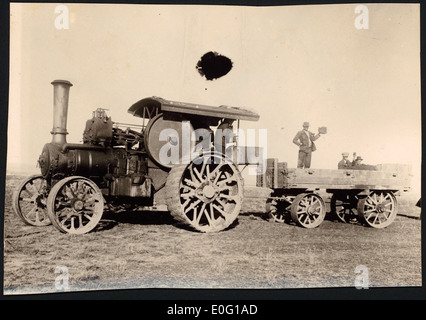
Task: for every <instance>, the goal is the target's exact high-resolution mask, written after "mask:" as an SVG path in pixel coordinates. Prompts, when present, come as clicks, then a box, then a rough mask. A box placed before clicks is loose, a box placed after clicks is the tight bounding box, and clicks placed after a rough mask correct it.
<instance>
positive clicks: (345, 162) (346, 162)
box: [337, 152, 352, 169]
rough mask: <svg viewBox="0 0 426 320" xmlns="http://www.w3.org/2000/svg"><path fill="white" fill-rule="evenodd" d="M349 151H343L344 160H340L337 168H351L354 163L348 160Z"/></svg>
mask: <svg viewBox="0 0 426 320" xmlns="http://www.w3.org/2000/svg"><path fill="white" fill-rule="evenodd" d="M348 157H349V153H348V152H343V153H342V160H340V161H339V163H338V164H337V169H350V168H351V166H352V163H351V162H350V161H349V160H348Z"/></svg>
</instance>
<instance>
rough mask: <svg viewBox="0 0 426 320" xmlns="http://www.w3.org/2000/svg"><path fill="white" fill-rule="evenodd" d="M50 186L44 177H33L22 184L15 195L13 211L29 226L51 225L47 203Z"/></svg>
mask: <svg viewBox="0 0 426 320" xmlns="http://www.w3.org/2000/svg"><path fill="white" fill-rule="evenodd" d="M48 194H49V186H48V184H47V181H46V180H45V179H44V178H43V177H42V176H39V175H37V176H32V177H30V178H28V179H26V180H25V181H23V182H22V184H21V185H20V187H19V188H18V190H17V191H16V192H15V194H14V200H13V209H14V211H15V213H16V214H17V215H18V216H19V217H20V218H21V219H22V220H23V221H24V222H25V223H26V224H28V225H32V226H38V227H41V226H47V225H50V224H51V221H50V219H49V215H48V213H47V208H46V202H47V197H48Z"/></svg>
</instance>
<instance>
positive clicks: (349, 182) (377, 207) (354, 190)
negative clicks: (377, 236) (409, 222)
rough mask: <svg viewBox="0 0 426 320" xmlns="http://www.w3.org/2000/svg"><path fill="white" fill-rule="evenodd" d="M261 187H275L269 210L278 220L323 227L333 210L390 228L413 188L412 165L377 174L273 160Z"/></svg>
mask: <svg viewBox="0 0 426 320" xmlns="http://www.w3.org/2000/svg"><path fill="white" fill-rule="evenodd" d="M265 163H266V170H264V173H263V174H261V175H258V176H257V180H256V185H257V186H258V187H266V188H270V189H272V193H271V196H270V197H269V198H268V200H267V208H266V210H267V212H268V213H269V214H270V215H271V216H272V218H273V219H274V220H275V221H277V222H283V221H285V219H288V218H291V219H292V220H293V221H294V222H295V223H296V224H297V225H299V226H301V227H305V228H315V227H318V226H319V225H320V224H321V223H322V222H323V220H324V218H325V216H326V212H327V210H326V205H325V199H324V198H325V195H327V196H330V197H331V198H330V209H331V210H330V212H331V213H332V214H334V215H335V216H336V217H337V219H339V220H340V221H342V222H352V221H359V222H361V223H363V224H365V225H367V226H370V227H374V228H385V227H387V226H389V225H390V224H391V223H392V222H393V221H394V220H395V217H396V215H397V213H398V197H399V196H400V195H401V193H402V192H407V191H409V190H410V180H411V174H410V171H411V167H410V166H409V165H405V164H379V165H376V166H374V170H355V169H350V170H344V169H341V170H338V169H336V170H334V169H300V168H288V167H287V163H286V162H279V161H278V159H275V158H273V159H267V160H266V162H265Z"/></svg>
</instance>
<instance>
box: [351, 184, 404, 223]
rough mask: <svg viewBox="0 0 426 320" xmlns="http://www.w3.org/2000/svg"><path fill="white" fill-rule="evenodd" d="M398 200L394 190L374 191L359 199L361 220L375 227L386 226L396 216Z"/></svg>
mask: <svg viewBox="0 0 426 320" xmlns="http://www.w3.org/2000/svg"><path fill="white" fill-rule="evenodd" d="M397 212H398V202H397V199H396V197H395V196H394V194H393V193H392V192H386V191H384V192H380V191H373V192H371V193H370V194H369V195H368V196H367V197H366V198H362V199H360V200H359V201H358V215H359V217H360V218H361V221H362V222H363V223H365V224H366V225H368V226H370V227H373V228H385V227H387V226H389V225H390V224H391V223H392V222H393V221H394V220H395V218H396V215H397Z"/></svg>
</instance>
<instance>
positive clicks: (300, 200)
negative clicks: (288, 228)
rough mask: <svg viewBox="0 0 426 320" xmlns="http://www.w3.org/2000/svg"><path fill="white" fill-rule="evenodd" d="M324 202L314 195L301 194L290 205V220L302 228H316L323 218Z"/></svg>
mask: <svg viewBox="0 0 426 320" xmlns="http://www.w3.org/2000/svg"><path fill="white" fill-rule="evenodd" d="M325 211H326V209H325V203H324V200H323V199H322V198H321V197H320V196H319V195H317V194H315V193H301V194H298V195H297V196H296V198H295V199H294V201H293V203H292V204H291V209H290V212H291V218H292V219H293V221H294V222H296V224H298V225H299V226H301V227H304V228H309V229H311V228H316V227H318V226H319V225H320V224H321V223H322V222H323V221H324V218H325Z"/></svg>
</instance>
